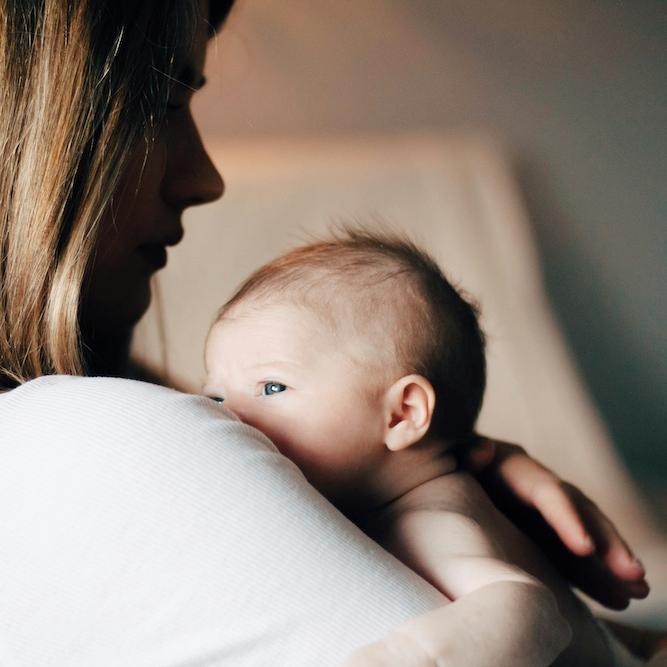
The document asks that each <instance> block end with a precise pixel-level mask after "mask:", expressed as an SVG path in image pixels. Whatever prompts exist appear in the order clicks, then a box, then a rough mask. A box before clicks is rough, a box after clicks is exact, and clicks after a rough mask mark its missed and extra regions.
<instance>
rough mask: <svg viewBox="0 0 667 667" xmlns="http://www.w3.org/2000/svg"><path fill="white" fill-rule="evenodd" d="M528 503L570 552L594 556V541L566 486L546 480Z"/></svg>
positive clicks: (555, 481)
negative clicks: (530, 502) (531, 504)
mask: <svg viewBox="0 0 667 667" xmlns="http://www.w3.org/2000/svg"><path fill="white" fill-rule="evenodd" d="M532 503H533V505H534V506H535V509H536V510H537V511H538V512H539V513H540V514H541V515H542V517H543V518H544V520H545V521H546V522H547V524H549V526H551V528H552V529H553V530H554V531H555V532H556V534H557V535H558V537H559V538H560V540H561V542H563V544H564V545H565V546H566V547H567V548H568V549H569V550H570V551H571V552H572V553H574V554H576V555H577V556H590V555H591V554H592V553H594V551H595V542H594V540H593V538H592V536H591V534H590V532H589V531H588V529H587V527H586V524H585V522H584V519H582V516H581V513H580V508H578V507H577V505H576V504H575V503H574V501H573V500H572V498H571V497H570V496H569V495H568V490H567V487H565V486H564V485H563V484H561V483H559V482H558V481H557V480H548V481H546V482H544V483H542V484H541V485H540V486H539V487H536V489H535V491H534V492H533V495H532Z"/></svg>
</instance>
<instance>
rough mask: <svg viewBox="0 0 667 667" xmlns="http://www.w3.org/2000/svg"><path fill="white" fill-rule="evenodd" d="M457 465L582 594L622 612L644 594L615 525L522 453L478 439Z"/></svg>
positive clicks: (637, 566)
mask: <svg viewBox="0 0 667 667" xmlns="http://www.w3.org/2000/svg"><path fill="white" fill-rule="evenodd" d="M461 463H462V465H463V466H464V467H466V468H467V469H468V470H470V471H471V472H473V473H475V474H476V475H477V477H478V479H479V480H480V481H481V483H482V484H483V486H484V488H485V489H486V491H487V492H488V493H489V495H490V496H491V497H492V499H493V500H494V502H495V503H496V504H497V505H498V507H499V508H500V509H502V510H503V512H505V514H507V515H508V516H509V517H510V518H511V519H512V521H513V522H514V523H515V524H516V525H517V526H518V527H519V528H521V529H522V530H523V531H524V532H526V533H527V534H528V535H529V536H530V537H532V538H533V540H535V541H536V542H537V543H538V544H539V545H540V546H541V547H542V549H543V551H544V552H545V553H546V554H547V555H548V556H549V558H550V560H551V561H552V562H553V563H554V564H555V565H556V567H557V568H558V569H559V570H560V571H561V573H562V574H563V575H564V576H565V577H566V578H567V579H568V580H569V581H570V582H571V583H572V584H573V585H575V586H576V587H577V588H579V589H580V590H582V591H583V592H584V593H586V594H587V595H589V596H590V597H592V598H593V599H595V600H597V601H598V602H600V603H601V604H603V605H605V606H607V607H610V608H611V609H625V607H627V606H628V604H629V603H630V600H631V599H632V598H645V597H646V596H647V595H648V592H649V587H648V584H647V583H646V580H645V579H644V576H645V571H644V568H643V566H642V564H641V562H640V561H639V560H638V559H637V558H636V557H635V556H634V554H633V553H632V551H631V550H630V548H629V547H628V545H627V544H626V543H625V541H624V540H623V538H622V537H621V536H620V534H619V532H618V530H617V529H616V527H615V526H614V524H613V523H612V522H611V521H610V520H609V519H608V518H607V517H606V516H605V515H604V514H603V513H602V512H601V511H600V509H599V508H598V507H597V505H595V503H594V502H593V501H592V500H590V499H589V498H587V497H586V496H585V495H584V494H583V493H582V492H581V491H580V490H579V489H578V488H576V487H575V486H573V485H572V484H569V483H567V482H564V481H563V480H561V479H560V478H559V477H557V476H556V475H555V474H554V473H553V472H551V471H550V470H548V469H547V468H545V467H544V466H543V465H541V464H540V463H538V462H537V461H535V460H534V459H533V458H531V457H530V456H528V454H526V452H525V450H524V449H522V448H521V447H519V446H517V445H513V444H510V443H507V442H500V441H498V440H492V439H490V438H486V437H483V436H480V437H478V439H477V442H476V443H475V444H474V445H473V446H472V447H471V448H470V449H469V450H468V451H467V452H466V453H465V454H464V455H463V456H462V458H461Z"/></svg>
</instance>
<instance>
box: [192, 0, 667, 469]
mask: <svg viewBox="0 0 667 667" xmlns="http://www.w3.org/2000/svg"><path fill="white" fill-rule="evenodd" d="M666 36H667V7H666V5H665V3H664V2H659V1H657V0H656V1H654V2H648V1H645V0H633V1H632V2H592V1H590V0H589V1H588V2H582V1H581V0H564V1H562V2H553V1H551V0H531V1H530V2H528V1H527V0H514V1H513V2H487V1H481V0H458V1H457V0H240V2H239V5H238V6H237V8H236V10H235V15H234V16H233V18H232V20H231V22H230V25H229V26H228V28H227V30H226V32H225V34H224V36H223V38H222V39H221V40H220V41H219V43H218V45H217V47H215V48H214V50H213V51H212V53H211V56H212V57H211V60H210V63H209V64H210V68H209V69H210V71H209V74H210V78H211V85H210V86H209V88H208V90H206V92H204V93H203V94H202V96H201V98H200V100H199V101H198V103H197V113H198V115H199V117H200V119H201V122H202V127H203V131H204V133H205V135H206V136H207V137H208V138H214V139H216V142H217V141H218V140H224V137H234V138H236V139H238V138H239V137H243V136H247V135H257V134H317V135H319V134H329V133H340V132H343V133H359V132H362V133H363V132H373V131H393V130H406V129H408V130H414V129H416V130H418V129H424V128H436V129H446V130H449V129H451V128H460V127H473V128H477V127H483V128H490V129H492V130H493V131H494V132H495V133H496V134H497V135H498V136H499V137H501V138H502V139H503V140H505V142H506V143H507V145H508V146H509V147H510V149H511V151H512V153H513V154H514V156H515V162H516V170H517V175H518V177H519V178H520V182H521V186H522V188H523V192H524V195H525V196H526V199H527V201H528V205H529V209H530V211H531V214H532V221H533V224H534V226H535V229H536V232H537V237H538V241H539V244H540V247H541V251H542V255H543V260H544V266H545V270H546V278H547V286H548V289H549V292H550V296H551V298H552V300H553V302H554V305H555V308H556V312H557V314H558V316H559V318H560V320H561V323H562V325H563V326H564V329H565V332H566V335H567V336H568V338H569V341H570V344H571V346H572V347H573V349H574V351H575V354H576V356H577V360H578V363H579V364H580V366H581V368H582V370H583V372H584V375H585V377H586V380H587V382H588V384H589V386H590V387H591V389H592V392H593V394H594V396H595V398H596V400H597V402H598V404H599V406H600V407H601V409H602V412H603V414H604V416H605V418H606V420H607V422H608V424H609V425H610V427H611V429H612V433H613V435H614V436H615V439H616V441H617V443H618V444H619V446H620V448H621V451H622V452H623V453H624V455H625V457H626V459H627V460H628V461H629V462H630V464H631V467H632V468H633V469H634V471H635V472H636V473H639V474H641V475H643V476H644V478H645V479H646V480H648V481H649V482H650V481H651V480H654V481H655V480H659V479H664V478H665V477H666V476H667V449H666V448H665V446H664V443H665V442H666V441H667V429H666V425H665V419H664V407H663V400H664V396H665V395H667V337H666V336H665V333H664V332H665V331H666V330H667V312H666V309H665V297H664V291H665V285H667V267H666V263H665V249H666V248H667V238H666V231H665V229H666V225H665V214H666V213H667V200H666V197H665V188H664V181H665V176H666V175H667V174H666V171H667V170H666V169H665V154H666V149H667V145H666V144H667V142H666V140H665V139H666V132H667V130H666V128H667V122H666V121H667V118H666V114H665V109H666V108H667V94H666V91H667V87H666V85H665V81H667V57H666V56H667V50H666V48H665V44H667V39H665V37H666Z"/></svg>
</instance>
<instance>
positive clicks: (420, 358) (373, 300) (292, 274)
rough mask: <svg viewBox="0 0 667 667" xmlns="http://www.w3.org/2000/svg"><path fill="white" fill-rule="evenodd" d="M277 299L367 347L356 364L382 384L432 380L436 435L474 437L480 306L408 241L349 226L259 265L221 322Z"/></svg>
mask: <svg viewBox="0 0 667 667" xmlns="http://www.w3.org/2000/svg"><path fill="white" fill-rule="evenodd" d="M281 301H286V302H289V303H292V304H295V305H297V306H302V307H305V308H306V309H308V310H309V311H311V312H313V313H315V314H316V315H318V316H319V317H320V318H321V319H322V321H323V322H324V323H325V324H327V325H329V326H331V327H332V329H333V331H335V332H336V333H340V331H341V330H342V331H343V334H344V335H343V336H338V337H337V338H338V340H339V344H340V345H345V343H346V340H345V334H347V333H350V332H351V334H352V336H353V344H354V346H356V347H360V348H361V349H362V350H363V351H365V350H369V351H370V355H365V356H364V352H363V351H362V358H360V359H355V361H357V362H358V363H361V364H367V365H369V367H372V372H373V374H374V375H375V376H377V377H378V379H379V381H380V383H386V382H387V381H389V382H392V381H394V380H396V379H398V377H400V376H401V375H403V374H406V373H418V374H420V375H423V376H424V377H426V378H427V379H428V380H429V381H430V382H431V384H432V385H433V387H434V389H435V391H436V395H437V396H438V400H437V401H436V409H435V413H434V415H433V420H432V429H431V430H432V432H433V433H436V434H437V435H439V436H441V437H448V438H451V437H457V436H466V435H468V434H469V433H470V432H471V431H472V429H473V427H474V424H475V421H476V419H477V415H478V414H479V410H480V408H481V405H482V398H483V395H484V389H485V385H486V361H485V357H484V347H485V340H484V334H483V332H482V330H481V328H480V326H479V322H478V307H477V305H476V304H475V303H474V302H473V301H472V300H471V299H470V298H469V297H466V296H465V295H464V294H463V292H461V291H460V290H457V289H456V288H455V287H454V286H453V285H452V284H451V283H450V282H449V281H448V280H447V278H446V277H445V276H444V274H443V272H442V271H441V269H440V267H439V266H438V264H437V263H436V261H435V260H434V259H433V258H432V257H431V256H430V255H429V254H428V253H426V252H425V251H424V250H422V249H421V248H418V247H417V246H416V245H415V244H414V243H413V242H412V241H411V240H410V239H409V238H407V237H405V236H401V235H398V234H388V233H379V232H374V231H371V230H368V229H364V228H354V227H350V226H347V227H345V226H343V227H341V228H339V229H338V230H337V231H334V232H332V234H331V237H330V238H328V239H326V240H323V241H319V242H316V243H311V244H309V245H304V246H301V247H298V248H295V249H294V250H292V251H291V252H288V253H287V254H285V255H282V256H281V257H278V258H277V259H275V260H273V261H271V262H269V263H268V264H265V265H264V266H262V267H260V268H259V269H258V270H257V271H255V272H254V273H253V274H252V275H251V276H250V277H249V278H248V279H247V280H246V281H245V282H244V283H243V284H242V285H241V286H240V287H239V288H238V289H237V291H236V292H235V293H234V294H233V296H232V297H231V298H230V299H229V301H227V303H226V304H224V306H223V307H222V308H221V309H220V311H219V313H218V320H220V319H224V318H226V317H234V316H236V315H237V313H238V307H239V306H240V305H241V304H243V305H250V306H252V307H256V308H258V309H261V308H262V307H263V306H264V305H265V304H266V303H267V302H270V303H275V302H281ZM341 338H343V340H341ZM351 353H352V354H354V350H352V351H351ZM369 356H370V357H372V358H368V357H369ZM386 376H390V377H386Z"/></svg>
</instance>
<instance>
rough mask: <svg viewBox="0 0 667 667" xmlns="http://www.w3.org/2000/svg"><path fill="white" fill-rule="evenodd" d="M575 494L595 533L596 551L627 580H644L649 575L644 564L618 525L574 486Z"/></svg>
mask: <svg viewBox="0 0 667 667" xmlns="http://www.w3.org/2000/svg"><path fill="white" fill-rule="evenodd" d="M571 494H572V495H573V496H575V497H577V506H578V507H579V509H580V512H581V513H582V515H583V518H584V521H585V522H586V525H587V526H588V528H589V531H590V532H591V534H592V536H593V541H594V542H595V551H596V554H597V555H598V557H599V558H600V559H601V561H602V562H603V563H604V564H605V565H606V567H607V568H608V569H609V571H610V572H611V573H612V574H613V575H614V576H616V577H618V578H619V579H621V580H623V581H628V582H641V581H643V580H644V576H645V575H646V571H645V570H644V566H643V565H642V563H641V561H640V560H639V559H638V558H637V557H636V556H635V555H634V553H633V552H632V550H631V549H630V547H629V546H628V544H627V543H626V542H625V540H624V539H623V538H622V537H621V536H620V534H619V532H618V530H617V529H616V526H615V525H614V524H613V523H612V522H611V521H610V520H609V519H608V518H607V517H606V516H605V515H604V514H603V513H602V512H601V511H600V510H599V509H598V507H597V505H596V504H595V503H594V502H593V501H592V500H590V499H589V498H587V497H586V496H585V495H584V494H583V493H582V492H581V491H579V490H578V489H576V488H574V487H572V488H571Z"/></svg>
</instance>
